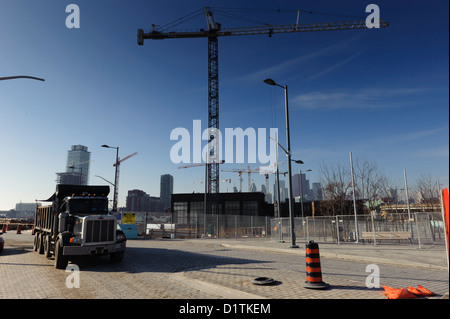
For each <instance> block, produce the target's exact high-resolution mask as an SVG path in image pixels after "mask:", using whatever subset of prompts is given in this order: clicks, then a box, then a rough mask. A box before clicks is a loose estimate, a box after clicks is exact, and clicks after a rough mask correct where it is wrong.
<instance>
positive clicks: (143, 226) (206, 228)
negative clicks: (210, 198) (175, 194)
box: [135, 212, 270, 238]
mask: <svg viewBox="0 0 450 319" xmlns="http://www.w3.org/2000/svg"><path fill="white" fill-rule="evenodd" d="M135 214H136V218H135V220H136V222H135V223H136V226H137V228H138V234H139V236H143V237H145V238H161V237H163V238H202V237H211V238H257V237H267V238H270V217H266V216H242V215H210V214H207V215H206V216H205V215H204V214H202V213H199V214H196V215H195V216H191V217H190V218H189V219H182V218H178V219H177V222H176V223H172V220H171V218H170V216H169V217H164V218H163V217H158V216H155V215H154V214H152V213H145V212H144V213H139V212H137V213H135Z"/></svg>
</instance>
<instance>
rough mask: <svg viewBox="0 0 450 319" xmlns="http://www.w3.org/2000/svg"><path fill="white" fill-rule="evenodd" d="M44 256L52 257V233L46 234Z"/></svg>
mask: <svg viewBox="0 0 450 319" xmlns="http://www.w3.org/2000/svg"><path fill="white" fill-rule="evenodd" d="M44 256H45V257H47V258H50V257H51V256H52V252H51V237H50V235H46V236H44Z"/></svg>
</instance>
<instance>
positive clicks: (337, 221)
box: [335, 215, 341, 245]
mask: <svg viewBox="0 0 450 319" xmlns="http://www.w3.org/2000/svg"><path fill="white" fill-rule="evenodd" d="M335 218H336V239H337V243H338V245H340V244H341V243H340V241H339V217H338V215H336V217H335Z"/></svg>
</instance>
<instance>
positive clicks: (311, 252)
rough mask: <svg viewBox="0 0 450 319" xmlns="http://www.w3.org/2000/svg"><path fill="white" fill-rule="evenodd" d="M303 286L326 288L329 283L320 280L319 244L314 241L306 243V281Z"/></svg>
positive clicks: (328, 286)
mask: <svg viewBox="0 0 450 319" xmlns="http://www.w3.org/2000/svg"><path fill="white" fill-rule="evenodd" d="M303 287H305V288H312V289H327V288H330V285H329V284H327V283H325V282H323V281H322V269H321V267H320V253H319V245H318V244H316V243H315V242H314V241H312V240H311V241H310V242H309V243H307V244H306V281H305V284H304V285H303Z"/></svg>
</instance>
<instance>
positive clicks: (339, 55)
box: [0, 0, 449, 210]
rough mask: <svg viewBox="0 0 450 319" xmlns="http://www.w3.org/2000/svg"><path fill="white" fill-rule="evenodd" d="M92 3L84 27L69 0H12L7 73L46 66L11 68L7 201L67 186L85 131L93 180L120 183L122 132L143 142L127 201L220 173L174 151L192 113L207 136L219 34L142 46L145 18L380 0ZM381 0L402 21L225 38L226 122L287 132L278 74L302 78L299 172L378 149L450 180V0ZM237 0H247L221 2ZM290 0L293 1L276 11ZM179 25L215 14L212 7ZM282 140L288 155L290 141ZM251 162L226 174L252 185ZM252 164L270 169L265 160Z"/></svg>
mask: <svg viewBox="0 0 450 319" xmlns="http://www.w3.org/2000/svg"><path fill="white" fill-rule="evenodd" d="M77 4H78V6H79V9H80V26H79V28H73V29H71V28H68V27H67V26H66V18H67V16H68V13H67V12H66V11H65V9H66V6H67V4H66V3H61V2H60V1H57V0H48V1H45V2H30V1H25V0H16V1H9V2H7V1H0V26H1V28H0V39H1V45H2V47H4V48H7V49H5V50H3V51H2V53H0V57H1V59H0V69H1V70H2V71H1V74H0V77H3V76H4V77H7V76H13V75H22V74H23V75H30V76H36V77H39V78H43V79H45V82H42V81H33V80H30V79H13V80H7V81H0V114H1V116H2V119H3V121H2V125H1V126H0V149H1V150H2V159H1V164H2V165H0V176H1V178H0V210H9V209H13V208H14V207H15V204H16V203H19V202H21V201H22V202H27V203H30V202H34V201H35V200H36V199H42V198H48V197H49V196H50V195H51V194H53V193H54V191H55V173H57V172H65V171H66V166H67V162H66V154H65V150H67V149H68V147H70V146H71V145H78V144H79V145H84V146H86V147H87V148H88V149H89V151H90V152H91V158H90V160H92V162H91V163H90V167H89V171H90V172H89V175H90V178H89V184H94V185H96V184H105V182H104V181H103V180H102V179H100V178H98V177H96V176H102V177H103V178H105V179H107V180H109V181H114V172H115V168H114V167H113V164H114V163H115V160H116V153H115V150H111V149H105V148H102V147H101V145H104V144H107V145H110V146H113V147H119V148H120V151H119V157H121V158H124V157H125V156H127V155H129V154H132V153H133V152H139V155H138V156H136V157H134V158H133V159H130V160H128V161H126V162H124V163H122V164H121V167H120V180H119V198H118V199H119V203H118V204H119V206H120V207H123V206H125V199H126V194H127V191H128V190H132V189H143V190H146V192H148V193H150V194H159V188H160V175H161V174H170V175H172V176H173V177H174V180H175V183H174V193H192V192H193V191H195V192H197V193H200V192H204V184H201V183H196V181H199V180H204V176H205V169H204V166H200V167H191V168H186V169H179V166H181V165H183V164H184V163H178V164H175V163H173V162H172V161H171V158H170V153H171V149H172V147H173V146H174V145H175V143H176V142H177V141H176V140H171V138H170V134H171V132H172V131H173V130H174V129H176V128H186V130H188V131H189V132H190V133H191V136H192V135H193V133H194V132H193V131H192V123H193V121H194V120H201V122H202V125H203V127H202V131H203V130H204V129H206V125H207V124H206V123H207V116H208V114H207V94H208V89H207V86H208V85H207V84H208V83H207V75H208V69H207V40H206V39H167V40H163V41H149V42H146V43H145V45H144V46H138V44H137V37H136V33H137V30H138V28H143V29H144V30H146V31H148V30H151V28H152V24H156V25H164V24H166V23H169V22H171V21H174V20H176V19H178V18H180V17H183V16H185V15H186V14H188V13H189V12H192V11H194V10H197V9H200V8H202V7H205V6H211V7H212V9H211V10H212V11H213V12H214V7H213V6H214V5H217V6H218V7H221V8H222V9H219V10H217V11H216V14H217V15H216V20H217V21H218V22H220V23H221V24H222V27H224V28H225V27H227V28H228V27H234V26H252V25H255V24H257V23H258V22H264V23H268V24H273V25H279V24H291V23H295V21H296V19H297V10H298V9H302V10H303V11H302V12H301V14H300V23H314V22H317V21H319V22H324V21H345V20H354V19H358V20H361V19H362V20H364V19H365V17H367V15H368V14H367V13H366V12H365V8H366V6H367V5H368V4H369V2H368V3H362V2H355V1H350V0H346V1H340V2H339V3H338V2H336V1H331V0H322V1H316V2H311V3H307V4H299V3H298V1H293V0H285V1H279V2H277V3H276V5H275V4H274V3H273V1H268V0H263V1H258V3H257V4H255V2H254V1H235V0H231V1H226V2H220V1H215V2H213V3H212V2H211V1H203V0H193V1H189V2H186V1H175V0H174V1H159V0H155V1H152V2H151V3H150V2H148V1H144V0H136V1H134V2H133V4H126V3H124V2H121V1H116V0H113V1H102V0H99V1H81V0H80V1H77ZM376 4H377V5H378V6H379V8H380V14H381V18H383V19H387V20H388V21H389V23H390V25H389V27H387V28H382V29H364V30H346V31H332V32H304V33H292V34H275V35H273V36H272V37H268V36H245V37H244V36H238V37H222V38H219V92H220V95H219V96H220V129H221V130H222V131H223V132H225V129H226V128H231V129H236V128H243V129H246V128H254V129H255V130H256V131H257V130H258V129H259V128H265V129H266V130H267V131H266V132H269V129H270V128H277V129H278V134H279V136H278V140H279V143H280V144H281V145H283V146H285V145H286V136H285V129H286V128H285V110H284V92H283V90H282V89H281V88H279V87H271V86H268V85H267V84H265V83H264V82H263V80H264V79H267V78H272V79H274V80H275V81H276V82H277V83H280V84H282V85H288V86H289V108H290V121H291V122H290V126H291V149H292V158H293V159H296V160H302V161H303V162H304V163H305V164H304V165H297V164H293V167H292V168H293V173H298V171H299V170H300V169H302V170H303V171H305V170H307V169H311V172H308V175H307V177H308V179H309V180H310V182H319V180H320V165H321V164H322V163H329V164H330V165H332V164H334V163H343V164H345V165H346V166H348V165H349V152H350V151H351V152H353V155H354V157H355V159H357V158H359V157H365V158H368V159H370V160H372V161H375V162H376V163H377V164H378V166H379V167H380V168H382V169H383V170H384V172H385V174H386V176H388V177H389V178H390V179H392V180H393V184H395V185H399V187H401V185H402V184H404V181H403V171H404V170H406V172H407V174H408V184H409V185H410V187H411V188H413V187H414V185H415V184H416V181H417V180H418V178H419V177H420V176H421V175H422V174H427V175H430V176H431V177H432V178H433V179H434V180H437V181H439V183H440V185H441V186H442V188H444V187H448V185H449V168H448V166H449V165H448V164H449V137H448V136H449V120H448V119H449V108H448V105H449V100H448V87H449V81H448V68H449V65H448V64H449V62H448V55H449V50H448V43H449V42H448V35H449V33H448V28H449V19H448V11H449V10H448V9H449V7H448V6H449V3H448V1H439V0H433V1H432V2H429V1H415V2H392V1H377V2H376ZM223 6H227V7H229V8H233V10H234V11H232V13H231V14H220V13H221V12H220V11H221V10H222V11H223V10H224V9H223ZM274 6H276V8H274ZM299 6H300V7H299ZM237 8H252V9H255V10H247V11H238V10H237ZM277 8H280V9H284V11H283V10H280V12H276V11H272V9H277ZM105 9H107V10H105ZM106 12H107V14H106ZM309 12H312V13H309ZM235 17H244V18H245V19H241V20H239V19H235ZM355 17H356V18H355ZM243 20H247V21H243ZM417 21H420V23H417ZM178 27H179V29H196V30H198V29H200V28H206V23H205V18H204V16H203V17H201V16H200V17H198V19H193V20H191V21H189V22H188V23H187V24H183V25H180V26H177V28H178ZM206 144H207V141H202V145H201V146H205V145H206ZM267 144H268V143H267ZM246 150H247V149H246ZM245 155H246V156H245V160H244V163H239V162H238V161H237V160H235V161H234V163H225V164H223V165H221V168H224V169H240V168H241V169H245V168H247V165H250V166H251V168H252V169H255V168H257V167H259V166H261V165H260V164H261V163H255V164H253V163H250V164H249V163H248V155H247V153H246V154H245ZM278 156H279V159H280V160H279V161H280V162H283V161H284V163H283V164H282V167H281V170H282V171H286V170H287V169H286V166H287V165H286V156H285V154H284V152H283V151H282V150H281V149H278ZM238 178H239V177H238V174H237V173H232V172H220V179H231V180H232V182H231V183H230V184H226V185H224V184H222V185H220V188H221V190H223V191H225V190H226V189H227V187H228V188H230V189H232V188H233V187H237V188H239V180H238ZM252 178H253V179H254V182H255V184H256V185H261V184H264V175H262V174H253V175H252ZM282 178H283V177H282ZM245 179H246V176H244V180H245ZM283 179H284V178H283ZM273 182H274V175H273V174H271V175H270V185H272V184H273ZM246 186H247V185H246V183H244V185H243V188H244V189H246ZM110 194H111V195H110V196H111V197H112V194H113V192H112V190H111V193H110Z"/></svg>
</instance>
